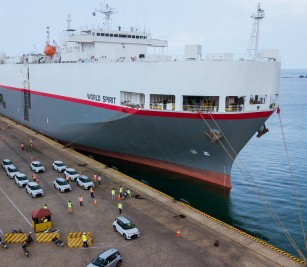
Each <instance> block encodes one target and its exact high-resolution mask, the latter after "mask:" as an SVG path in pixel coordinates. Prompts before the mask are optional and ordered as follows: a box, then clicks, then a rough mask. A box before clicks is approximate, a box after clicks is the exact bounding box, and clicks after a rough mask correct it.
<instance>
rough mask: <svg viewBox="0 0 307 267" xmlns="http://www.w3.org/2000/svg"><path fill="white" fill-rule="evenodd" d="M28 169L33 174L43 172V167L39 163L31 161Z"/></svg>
mask: <svg viewBox="0 0 307 267" xmlns="http://www.w3.org/2000/svg"><path fill="white" fill-rule="evenodd" d="M30 168H31V170H32V171H34V172H36V173H37V172H45V167H44V166H43V164H41V163H40V162H39V161H32V162H31V165H30Z"/></svg>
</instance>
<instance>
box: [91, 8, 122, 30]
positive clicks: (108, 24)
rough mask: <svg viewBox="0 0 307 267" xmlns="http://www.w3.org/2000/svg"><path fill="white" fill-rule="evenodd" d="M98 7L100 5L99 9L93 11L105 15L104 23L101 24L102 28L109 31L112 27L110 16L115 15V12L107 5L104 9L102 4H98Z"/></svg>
mask: <svg viewBox="0 0 307 267" xmlns="http://www.w3.org/2000/svg"><path fill="white" fill-rule="evenodd" d="M99 5H100V8H99V9H95V11H97V12H99V13H101V14H104V15H105V21H104V23H103V26H104V28H106V29H108V30H110V29H111V26H112V23H111V21H112V19H111V15H113V14H114V13H117V10H116V9H115V8H113V7H110V6H109V5H108V4H106V5H105V6H104V7H103V5H102V3H100V4H99ZM93 14H94V13H93Z"/></svg>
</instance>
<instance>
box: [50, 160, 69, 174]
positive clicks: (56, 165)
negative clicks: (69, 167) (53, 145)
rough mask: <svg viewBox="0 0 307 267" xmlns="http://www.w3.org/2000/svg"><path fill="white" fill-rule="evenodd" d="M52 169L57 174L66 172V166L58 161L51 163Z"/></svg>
mask: <svg viewBox="0 0 307 267" xmlns="http://www.w3.org/2000/svg"><path fill="white" fill-rule="evenodd" d="M52 168H53V169H54V170H56V171H57V172H64V171H65V170H66V166H65V164H64V162H63V161H60V160H55V161H54V162H53V163H52Z"/></svg>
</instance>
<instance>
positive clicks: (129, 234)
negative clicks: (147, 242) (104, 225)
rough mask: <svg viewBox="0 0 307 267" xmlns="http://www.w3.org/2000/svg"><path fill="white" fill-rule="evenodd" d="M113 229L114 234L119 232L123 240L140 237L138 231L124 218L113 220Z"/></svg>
mask: <svg viewBox="0 0 307 267" xmlns="http://www.w3.org/2000/svg"><path fill="white" fill-rule="evenodd" d="M113 229H114V231H115V232H119V233H120V234H121V235H122V236H123V237H124V238H125V239H134V238H137V237H139V236H140V231H139V230H138V229H137V228H136V227H135V225H134V224H133V223H132V222H131V221H130V220H129V219H128V218H126V217H124V216H119V217H117V218H116V219H115V220H114V222H113Z"/></svg>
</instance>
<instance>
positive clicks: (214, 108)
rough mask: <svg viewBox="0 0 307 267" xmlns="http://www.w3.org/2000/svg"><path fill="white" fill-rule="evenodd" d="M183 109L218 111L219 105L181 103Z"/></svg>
mask: <svg viewBox="0 0 307 267" xmlns="http://www.w3.org/2000/svg"><path fill="white" fill-rule="evenodd" d="M182 110H183V111H192V112H197V111H202V112H218V111H219V106H209V105H183V106H182Z"/></svg>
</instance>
